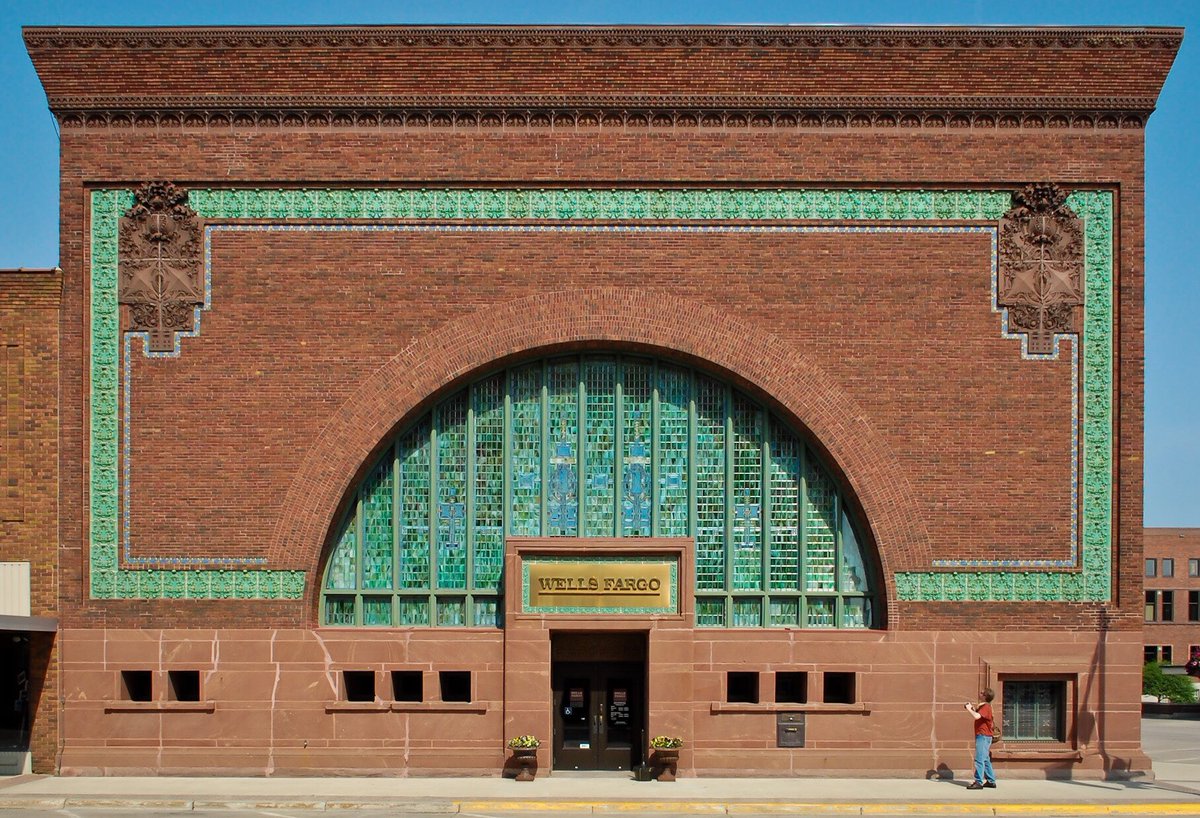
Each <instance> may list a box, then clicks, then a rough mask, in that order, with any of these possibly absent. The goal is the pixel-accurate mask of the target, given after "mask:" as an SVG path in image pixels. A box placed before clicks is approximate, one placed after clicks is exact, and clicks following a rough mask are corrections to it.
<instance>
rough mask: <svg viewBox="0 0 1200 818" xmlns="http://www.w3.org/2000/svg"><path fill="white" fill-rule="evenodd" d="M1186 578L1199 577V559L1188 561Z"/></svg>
mask: <svg viewBox="0 0 1200 818" xmlns="http://www.w3.org/2000/svg"><path fill="white" fill-rule="evenodd" d="M1188 576H1189V577H1200V559H1190V560H1188Z"/></svg>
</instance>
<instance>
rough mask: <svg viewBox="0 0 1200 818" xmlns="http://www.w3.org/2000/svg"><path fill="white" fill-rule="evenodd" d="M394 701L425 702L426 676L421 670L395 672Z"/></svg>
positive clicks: (393, 679) (393, 674)
mask: <svg viewBox="0 0 1200 818" xmlns="http://www.w3.org/2000/svg"><path fill="white" fill-rule="evenodd" d="M392 700H393V701H397V702H419V701H424V700H425V674H424V673H422V672H421V671H419V670H393V671H392Z"/></svg>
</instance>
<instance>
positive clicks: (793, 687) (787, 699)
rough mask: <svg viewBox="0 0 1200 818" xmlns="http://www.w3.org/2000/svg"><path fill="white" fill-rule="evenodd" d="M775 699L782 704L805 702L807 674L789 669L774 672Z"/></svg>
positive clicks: (806, 699) (806, 701) (806, 698)
mask: <svg viewBox="0 0 1200 818" xmlns="http://www.w3.org/2000/svg"><path fill="white" fill-rule="evenodd" d="M775 701H776V702H777V703H782V704H807V703H808V674H807V673H805V672H803V671H790V670H789V671H783V672H776V673H775Z"/></svg>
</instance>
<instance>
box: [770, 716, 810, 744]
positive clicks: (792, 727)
mask: <svg viewBox="0 0 1200 818" xmlns="http://www.w3.org/2000/svg"><path fill="white" fill-rule="evenodd" d="M775 746H776V747H803V746H804V714H803V713H779V714H778V715H777V716H776V717H775Z"/></svg>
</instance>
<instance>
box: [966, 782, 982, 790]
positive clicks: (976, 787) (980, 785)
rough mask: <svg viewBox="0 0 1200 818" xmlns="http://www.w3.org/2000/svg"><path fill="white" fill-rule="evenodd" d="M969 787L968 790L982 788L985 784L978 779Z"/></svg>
mask: <svg viewBox="0 0 1200 818" xmlns="http://www.w3.org/2000/svg"><path fill="white" fill-rule="evenodd" d="M967 789H968V790H982V789H983V785H982V784H980V783H979V782H978V781H972V782H971V783H970V784H968V785H967Z"/></svg>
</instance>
